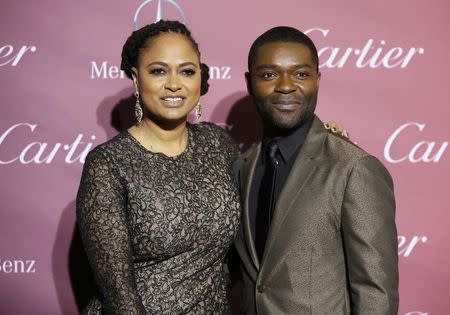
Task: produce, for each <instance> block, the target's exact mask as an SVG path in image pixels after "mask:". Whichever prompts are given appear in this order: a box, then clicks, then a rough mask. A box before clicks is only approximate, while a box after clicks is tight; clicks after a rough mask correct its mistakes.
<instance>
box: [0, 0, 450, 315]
mask: <svg viewBox="0 0 450 315" xmlns="http://www.w3.org/2000/svg"><path fill="white" fill-rule="evenodd" d="M449 12H450V2H448V1H446V0H431V1H419V0H413V1H411V0H409V1H407V0H397V1H388V0H381V1H357V0H347V1H334V0H322V1H306V0H278V1H271V0H270V1H269V0H258V1H256V0H252V1H237V0H229V1H221V0H215V1H211V0H209V1H207V0H175V1H174V0H164V1H163V0H160V1H158V0H154V1H146V2H145V3H144V2H143V1H142V0H129V1H106V0H97V1H49V0H41V1H17V0H14V1H13V0H10V1H2V2H1V4H0V21H1V24H2V27H1V28H0V86H1V114H0V178H1V180H0V209H1V212H0V213H1V216H0V218H1V219H0V313H1V314H76V313H78V308H79V307H80V306H81V305H83V304H84V303H86V301H87V300H88V299H89V296H90V294H91V292H92V290H93V285H92V283H91V281H92V279H91V274H90V272H89V268H88V266H87V264H86V257H85V256H84V252H83V250H82V247H81V246H80V239H79V234H78V232H77V230H76V225H75V197H76V192H77V189H78V184H79V180H80V175H81V170H82V167H83V163H84V159H85V157H86V154H87V153H88V152H89V150H91V149H92V148H93V147H95V146H96V145H98V144H100V143H102V142H104V141H105V140H107V139H109V138H111V137H113V136H114V135H115V134H117V133H118V132H119V131H121V130H123V129H124V128H127V127H128V126H130V124H132V123H133V118H132V114H133V112H132V107H133V106H134V97H133V88H132V84H131V81H130V80H129V79H127V78H126V77H125V75H124V73H122V72H121V71H120V54H121V50H122V45H123V43H124V42H125V40H126V38H127V37H128V36H129V34H130V33H131V32H132V31H133V29H134V27H135V24H136V25H137V26H138V27H140V26H143V25H145V24H148V23H151V22H154V21H155V20H157V19H158V18H161V17H162V18H165V19H177V20H180V21H184V22H185V23H186V25H187V26H188V27H189V28H190V29H191V31H192V33H193V35H194V37H195V38H196V40H197V41H198V43H199V45H200V50H201V53H202V59H203V61H204V62H205V63H207V64H208V65H209V66H210V75H211V79H210V85H211V87H210V91H209V92H208V94H206V95H205V96H203V97H202V99H201V102H202V104H203V118H202V119H203V120H206V121H212V122H215V123H217V124H219V125H220V126H222V127H223V128H225V129H226V130H228V131H229V132H230V134H231V135H232V136H233V137H234V138H235V139H236V141H238V142H239V143H240V145H241V148H242V149H243V150H244V149H245V148H247V147H248V146H249V145H250V144H251V143H253V142H255V141H256V140H257V139H258V137H259V133H260V132H259V127H258V126H259V125H258V120H257V119H256V116H255V115H256V114H255V110H254V106H253V104H252V103H251V100H250V99H249V97H248V96H247V93H246V87H245V81H244V73H245V71H246V68H247V53H248V50H249V47H250V45H251V43H252V42H253V40H254V39H255V38H256V37H257V36H258V35H259V34H261V33H262V32H264V31H265V30H267V29H268V28H270V27H273V26H277V25H288V26H293V27H296V28H298V29H301V30H303V31H304V32H306V33H307V34H309V35H310V37H311V38H312V39H313V40H314V41H315V43H316V45H317V47H318V51H319V56H320V70H321V72H322V81H321V86H320V91H319V101H318V105H317V113H318V115H319V116H320V117H321V118H322V120H325V121H330V120H333V121H337V122H338V123H339V124H340V125H342V126H343V127H344V128H345V129H346V130H348V131H349V133H350V137H351V139H352V140H353V141H356V142H357V143H358V145H359V146H361V147H362V148H364V149H365V150H367V151H369V152H370V153H372V154H373V155H375V156H377V157H378V158H379V159H380V160H381V161H382V162H383V163H384V165H385V166H386V167H387V168H388V169H389V171H390V172H391V174H392V176H393V178H394V182H395V194H396V199H397V216H396V217H397V227H398V232H399V236H398V255H399V262H400V311H399V314H401V315H427V314H430V315H431V314H450V299H449V298H448V292H449V291H450V269H449V268H448V266H450V246H449V244H450V228H449V222H450V197H449V196H450V191H449V175H450V149H449V148H448V143H449V141H450V119H449V118H450V88H449V86H450V76H449V73H450V63H449V60H450V54H449V51H450V41H449V40H448V39H449V36H448V31H449V29H450V22H449V21H450V20H449V18H448V13H449Z"/></svg>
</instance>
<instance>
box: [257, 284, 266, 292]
mask: <svg viewBox="0 0 450 315" xmlns="http://www.w3.org/2000/svg"><path fill="white" fill-rule="evenodd" d="M256 289H257V290H258V292H259V293H263V292H264V291H265V290H266V288H265V287H264V286H263V285H262V284H260V285H258V287H257V288H256Z"/></svg>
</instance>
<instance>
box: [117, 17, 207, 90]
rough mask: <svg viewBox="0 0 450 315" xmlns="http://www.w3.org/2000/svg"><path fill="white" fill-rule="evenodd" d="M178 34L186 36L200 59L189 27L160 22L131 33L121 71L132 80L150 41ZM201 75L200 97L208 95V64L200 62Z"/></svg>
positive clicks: (123, 49)
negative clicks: (165, 35) (158, 37)
mask: <svg viewBox="0 0 450 315" xmlns="http://www.w3.org/2000/svg"><path fill="white" fill-rule="evenodd" d="M167 32H172V33H178V34H181V35H183V36H185V37H186V38H187V39H188V40H189V41H190V42H191V43H192V47H193V48H194V49H195V50H196V51H197V53H198V56H199V59H200V50H199V49H198V44H197V42H196V41H195V40H194V38H193V37H192V35H191V32H190V31H189V30H188V29H187V27H186V26H185V25H184V24H183V23H180V22H178V21H164V20H160V21H158V22H156V23H152V24H149V25H146V26H144V27H142V28H140V29H138V30H137V31H134V32H133V33H131V35H130V37H128V39H127V41H126V42H125V44H124V45H123V48H122V62H121V64H120V69H121V70H123V72H125V74H126V75H127V77H128V78H130V79H132V78H133V77H132V75H131V74H132V71H131V68H133V67H137V62H138V57H139V52H140V50H141V49H142V48H144V47H145V46H146V45H147V43H148V41H149V39H151V38H154V37H156V36H158V35H160V34H162V33H167ZM200 75H201V87H200V95H204V94H206V92H208V88H209V84H208V79H209V68H208V66H207V65H206V64H204V63H201V62H200Z"/></svg>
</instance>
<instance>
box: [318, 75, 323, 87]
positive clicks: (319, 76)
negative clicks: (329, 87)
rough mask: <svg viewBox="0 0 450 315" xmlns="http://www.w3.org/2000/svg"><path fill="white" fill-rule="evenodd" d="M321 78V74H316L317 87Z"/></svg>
mask: <svg viewBox="0 0 450 315" xmlns="http://www.w3.org/2000/svg"><path fill="white" fill-rule="evenodd" d="M321 77H322V73H321V72H317V87H319V86H320V78H321Z"/></svg>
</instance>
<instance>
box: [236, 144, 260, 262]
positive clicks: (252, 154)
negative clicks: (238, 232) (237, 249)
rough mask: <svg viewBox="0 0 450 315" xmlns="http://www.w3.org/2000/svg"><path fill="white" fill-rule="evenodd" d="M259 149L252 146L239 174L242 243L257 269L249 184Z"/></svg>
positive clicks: (258, 146) (257, 146)
mask: <svg viewBox="0 0 450 315" xmlns="http://www.w3.org/2000/svg"><path fill="white" fill-rule="evenodd" d="M260 149H261V143H259V144H258V145H256V146H254V147H253V148H252V149H251V151H249V153H248V154H247V155H246V156H245V157H244V165H243V167H242V174H241V187H242V193H243V196H242V201H243V209H242V228H243V232H244V241H245V244H246V245H247V249H248V253H249V255H250V258H251V260H252V262H253V264H254V267H255V268H256V269H257V270H258V269H259V261H258V257H257V254H256V248H255V243H254V241H253V237H252V232H251V226H250V205H249V201H250V200H249V199H250V191H251V184H252V181H253V174H254V171H255V166H256V161H257V159H258V156H259V152H260Z"/></svg>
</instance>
